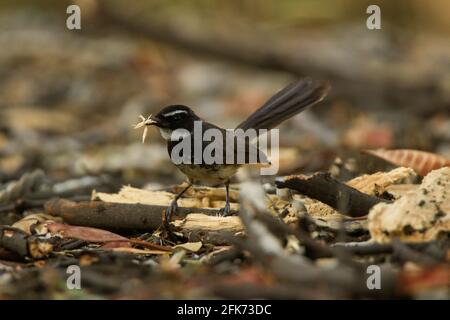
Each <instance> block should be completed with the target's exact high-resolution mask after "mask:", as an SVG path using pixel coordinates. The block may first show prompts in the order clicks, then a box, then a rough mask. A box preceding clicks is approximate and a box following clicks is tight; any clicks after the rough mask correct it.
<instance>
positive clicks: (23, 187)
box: [0, 169, 49, 203]
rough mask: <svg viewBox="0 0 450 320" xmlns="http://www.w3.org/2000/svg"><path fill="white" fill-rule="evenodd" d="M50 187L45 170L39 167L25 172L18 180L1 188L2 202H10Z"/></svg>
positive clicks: (0, 197) (0, 199) (0, 196)
mask: <svg viewBox="0 0 450 320" xmlns="http://www.w3.org/2000/svg"><path fill="white" fill-rule="evenodd" d="M48 188H49V185H48V184H47V181H46V179H45V174H44V172H43V171H42V170H40V169H37V170H35V171H33V172H31V173H25V174H24V175H22V177H20V179H19V180H18V181H12V182H10V183H8V184H7V185H6V187H5V188H3V190H0V203H9V202H12V201H15V200H18V199H20V198H22V197H24V196H27V195H30V194H32V193H35V192H37V191H41V190H42V189H48Z"/></svg>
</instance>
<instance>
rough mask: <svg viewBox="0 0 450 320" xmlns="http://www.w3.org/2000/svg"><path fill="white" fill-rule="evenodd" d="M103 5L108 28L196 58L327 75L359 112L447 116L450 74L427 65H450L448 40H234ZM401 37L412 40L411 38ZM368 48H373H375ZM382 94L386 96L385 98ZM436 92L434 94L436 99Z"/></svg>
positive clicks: (358, 33) (345, 35)
mask: <svg viewBox="0 0 450 320" xmlns="http://www.w3.org/2000/svg"><path fill="white" fill-rule="evenodd" d="M97 3H98V7H97V11H96V13H97V15H96V17H97V19H96V21H100V22H102V23H104V24H106V25H111V26H114V27H119V28H120V29H121V30H125V31H128V32H130V33H132V34H136V35H139V36H144V37H146V38H149V39H151V40H153V41H158V42H162V43H165V44H168V45H171V46H175V47H177V48H179V49H181V50H186V51H190V52H193V53H196V54H203V55H209V56H214V57H217V58H221V59H225V60H228V61H231V62H235V63H240V64H244V65H249V66H253V67H258V68H265V69H272V70H279V71H284V72H288V73H291V74H295V75H300V76H304V75H308V74H314V75H317V76H321V77H323V78H324V79H328V80H330V82H332V83H333V94H336V96H339V97H340V98H345V99H348V100H349V101H352V102H353V103H355V104H356V105H359V107H364V106H365V107H369V108H379V106H380V105H383V106H386V107H387V108H388V107H391V106H392V107H393V106H395V107H396V108H402V107H403V108H407V110H408V112H410V113H415V114H418V115H421V116H423V115H430V114H433V113H435V112H439V111H442V112H445V110H446V109H447V108H448V104H449V102H450V101H449V95H448V88H447V87H446V86H445V85H444V84H445V81H441V82H440V81H438V80H436V79H441V78H442V73H443V72H444V71H443V70H437V69H436V68H432V67H431V66H432V65H429V64H424V63H423V62H422V61H430V59H431V60H432V59H434V60H435V61H446V62H448V52H449V47H448V46H446V45H441V46H436V43H442V44H444V43H446V42H445V40H444V39H441V40H440V41H436V39H435V38H434V37H431V38H430V37H428V36H424V37H421V38H420V40H416V41H409V42H408V41H407V42H406V43H407V44H408V45H407V50H406V49H405V47H403V46H402V45H404V42H402V43H400V42H399V43H394V42H392V39H391V36H392V34H390V33H387V34H384V35H380V34H368V33H367V30H366V29H365V26H364V27H362V26H361V25H353V26H346V27H345V28H342V29H335V30H328V32H322V33H317V32H313V33H311V32H310V30H309V29H307V30H306V31H305V32H304V33H301V34H299V35H297V38H292V37H285V38H280V36H279V35H278V38H276V39H275V38H272V39H271V37H270V35H268V34H264V35H261V34H259V33H257V34H253V35H252V36H250V37H249V36H247V37H246V36H244V35H245V33H242V32H239V30H235V31H236V32H233V30H230V31H229V34H230V35H231V36H229V37H227V36H226V34H224V33H223V32H221V33H220V32H217V31H216V32H215V31H214V30H213V29H211V28H195V29H193V28H189V26H186V27H181V28H180V25H179V24H177V23H173V22H171V21H167V19H166V20H164V22H159V21H158V19H151V18H149V17H148V16H147V18H146V19H145V20H139V19H137V18H136V16H137V13H136V12H134V11H133V10H130V7H129V6H128V7H126V8H123V7H122V6H121V5H120V4H115V5H111V4H110V3H109V2H108V1H98V2H97ZM88 29H89V27H88ZM401 37H402V38H405V39H408V37H407V33H404V34H401ZM258 39H264V40H258ZM268 39H270V40H268ZM355 39H361V41H355ZM362 39H364V41H362ZM282 40H284V41H282ZM274 43H275V44H274ZM361 43H364V44H365V45H361ZM367 43H370V44H371V45H370V46H368V47H367ZM269 44H270V45H269ZM373 47H376V48H378V49H379V50H382V51H383V52H388V53H389V54H384V55H379V54H377V52H379V51H378V50H376V52H375V53H374V52H373V51H372V50H371V49H368V48H373ZM324 48H325V50H324ZM430 56H433V57H434V58H430ZM350 57H352V58H350ZM368 57H370V59H371V60H373V61H374V63H373V64H371V63H367V59H368ZM393 57H402V59H401V61H400V60H398V59H396V58H393ZM418 57H423V58H422V59H418ZM425 57H426V58H425ZM394 62H395V63H394ZM411 65H418V66H419V65H420V66H421V67H417V68H416V69H415V71H414V73H413V74H411V72H405V70H411V68H410V67H409V66H411ZM441 65H444V63H441ZM380 92H384V93H385V94H383V95H380ZM430 92H433V95H432V98H433V99H431V100H430V94H429V93H430ZM356 93H357V94H356ZM367 101H370V103H367Z"/></svg>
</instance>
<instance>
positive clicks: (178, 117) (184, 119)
mask: <svg viewBox="0 0 450 320" xmlns="http://www.w3.org/2000/svg"><path fill="white" fill-rule="evenodd" d="M150 119H151V122H149V123H148V124H149V125H155V126H157V127H158V128H159V129H160V131H161V134H162V136H163V137H164V138H165V139H167V138H168V137H170V135H171V133H172V131H174V130H176V129H186V130H188V131H191V130H192V129H193V128H194V122H195V121H198V120H200V118H199V117H198V116H197V115H196V114H195V113H194V111H192V109H191V108H189V107H187V106H184V105H170V106H167V107H164V108H163V109H161V111H159V112H158V113H157V114H155V115H154V116H151V118H150Z"/></svg>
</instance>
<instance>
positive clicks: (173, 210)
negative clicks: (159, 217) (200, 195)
mask: <svg viewBox="0 0 450 320" xmlns="http://www.w3.org/2000/svg"><path fill="white" fill-rule="evenodd" d="M190 187H192V182H189V184H188V185H187V187H186V188H184V189H183V190H182V191H181V192H180V193H178V194H177V195H176V196H175V198H174V199H173V200H172V202H170V206H169V207H168V208H167V209H166V223H167V224H169V223H170V219H171V218H172V215H173V214H175V213H176V211H177V208H178V204H177V201H178V199H180V198H181V196H182V195H183V194H184V193H185V192H186V191H188V189H189V188H190Z"/></svg>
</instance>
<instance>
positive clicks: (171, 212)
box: [166, 200, 178, 223]
mask: <svg viewBox="0 0 450 320" xmlns="http://www.w3.org/2000/svg"><path fill="white" fill-rule="evenodd" d="M177 210H178V203H177V201H176V200H172V202H171V203H170V205H169V206H168V207H167V209H166V223H170V220H172V216H173V215H174V214H176V213H177Z"/></svg>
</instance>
